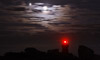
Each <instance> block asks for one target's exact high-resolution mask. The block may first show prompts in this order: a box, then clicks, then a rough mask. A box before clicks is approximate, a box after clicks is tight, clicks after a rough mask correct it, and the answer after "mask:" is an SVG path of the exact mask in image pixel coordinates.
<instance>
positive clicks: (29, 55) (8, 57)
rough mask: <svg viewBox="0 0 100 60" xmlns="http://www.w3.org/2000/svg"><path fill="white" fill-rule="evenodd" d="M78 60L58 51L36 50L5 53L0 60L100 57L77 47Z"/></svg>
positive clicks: (55, 59) (93, 58)
mask: <svg viewBox="0 0 100 60" xmlns="http://www.w3.org/2000/svg"><path fill="white" fill-rule="evenodd" d="M78 54H79V58H78V57H76V56H74V55H73V54H71V53H67V54H65V53H62V52H59V49H52V50H48V51H47V52H42V51H39V50H37V49H36V48H32V47H30V48H26V49H25V50H24V51H23V52H7V53H5V55H4V56H0V60H100V56H99V55H96V54H94V51H93V50H92V49H90V48H88V47H86V46H82V45H81V46H79V49H78Z"/></svg>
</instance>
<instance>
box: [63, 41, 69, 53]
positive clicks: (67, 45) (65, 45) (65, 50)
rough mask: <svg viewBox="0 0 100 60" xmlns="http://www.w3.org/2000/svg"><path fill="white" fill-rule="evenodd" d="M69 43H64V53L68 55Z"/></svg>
mask: <svg viewBox="0 0 100 60" xmlns="http://www.w3.org/2000/svg"><path fill="white" fill-rule="evenodd" d="M68 47H69V43H68V41H67V40H64V41H63V43H62V53H65V54H66V53H68Z"/></svg>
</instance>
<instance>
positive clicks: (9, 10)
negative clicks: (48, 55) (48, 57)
mask: <svg viewBox="0 0 100 60" xmlns="http://www.w3.org/2000/svg"><path fill="white" fill-rule="evenodd" d="M30 2H31V3H36V2H40V3H41V2H43V3H49V4H57V5H65V6H63V7H60V9H59V10H57V11H55V12H49V13H37V12H28V11H27V10H21V11H19V10H18V9H14V7H15V6H17V7H22V6H24V7H27V6H28V4H29V3H30ZM99 2H100V1H99V0H9V1H8V0H0V55H3V54H4V53H6V52H20V51H23V50H24V49H25V48H27V47H35V48H37V49H39V50H41V51H47V50H49V49H60V51H61V39H62V38H67V39H68V40H69V42H70V43H69V52H71V53H73V54H74V55H77V49H78V47H79V45H85V46H87V47H89V48H91V49H93V50H94V52H95V53H96V54H99V55H100V4H99ZM19 5H20V6H19Z"/></svg>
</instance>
